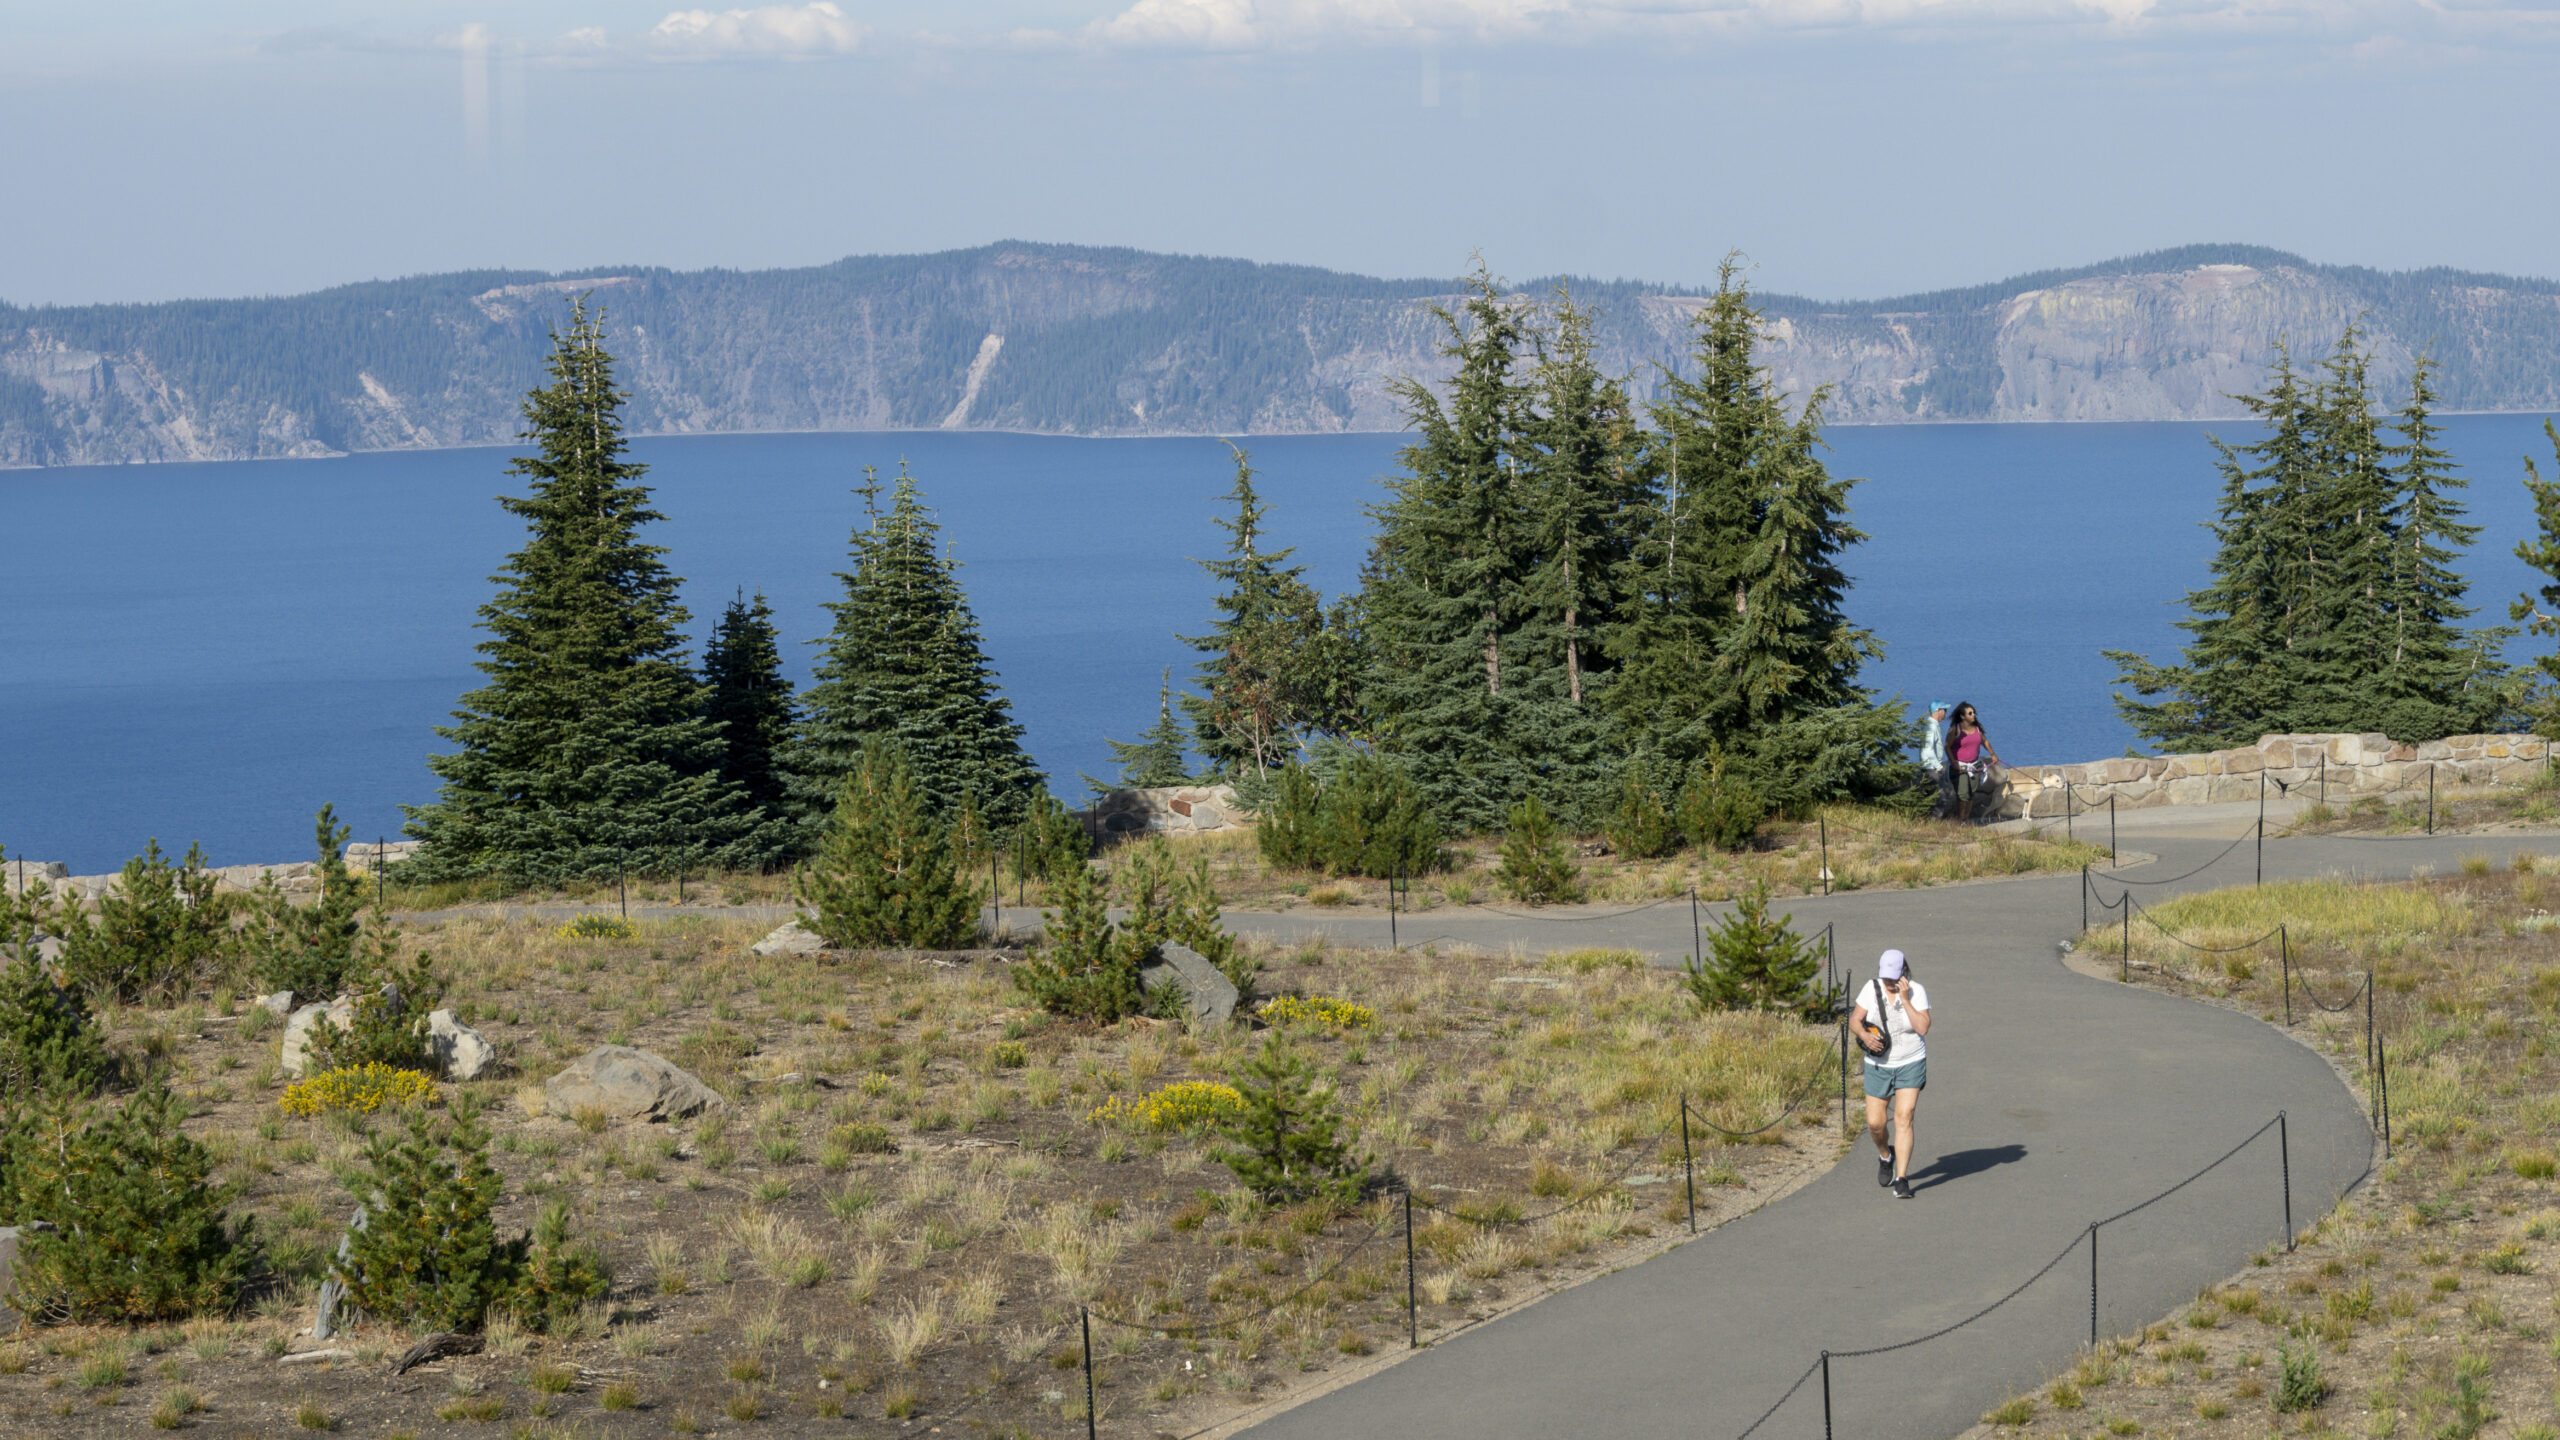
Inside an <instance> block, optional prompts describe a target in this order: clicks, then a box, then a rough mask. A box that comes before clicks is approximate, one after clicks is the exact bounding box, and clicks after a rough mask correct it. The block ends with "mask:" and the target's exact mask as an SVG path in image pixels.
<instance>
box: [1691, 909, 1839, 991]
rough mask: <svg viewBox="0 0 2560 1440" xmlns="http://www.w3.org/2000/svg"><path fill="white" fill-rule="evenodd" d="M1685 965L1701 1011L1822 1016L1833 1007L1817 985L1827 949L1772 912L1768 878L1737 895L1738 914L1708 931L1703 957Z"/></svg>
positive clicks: (1727, 917)
mask: <svg viewBox="0 0 2560 1440" xmlns="http://www.w3.org/2000/svg"><path fill="white" fill-rule="evenodd" d="M1685 968H1686V970H1687V976H1686V980H1687V984H1688V987H1689V994H1690V997H1691V998H1692V999H1694V1000H1696V1001H1697V1002H1698V1008H1699V1009H1701V1010H1708V1011H1715V1010H1776V1011H1781V1012H1791V1013H1794V1014H1798V1015H1802V1016H1803V1017H1805V1018H1806V1019H1808V1020H1819V1019H1822V1018H1823V1017H1824V1016H1825V1015H1826V1014H1827V1013H1828V1012H1829V1010H1830V1008H1831V997H1830V996H1828V995H1825V994H1822V993H1821V992H1820V990H1819V988H1818V987H1816V986H1815V984H1814V977H1816V976H1818V975H1820V974H1821V973H1822V952H1821V951H1820V950H1819V949H1817V948H1815V946H1814V944H1813V942H1812V941H1810V940H1808V939H1806V938H1805V937H1804V936H1801V935H1798V934H1797V933H1796V932H1795V928H1794V927H1793V926H1791V925H1789V924H1788V923H1787V921H1786V920H1785V918H1784V917H1778V918H1774V919H1773V918H1772V917H1771V916H1770V914H1769V885H1768V882H1767V881H1765V880H1755V881H1753V882H1752V883H1751V888H1750V889H1749V890H1746V891H1744V892H1743V893H1742V894H1741V895H1740V896H1739V897H1738V898H1736V899H1735V901H1734V903H1733V913H1732V914H1730V915H1727V916H1726V917H1724V919H1722V920H1719V921H1717V922H1716V927H1715V929H1714V930H1712V931H1710V932H1708V935H1707V953H1706V955H1705V957H1704V959H1703V960H1702V961H1701V960H1692V961H1690V962H1688V964H1687V966H1686V967H1685Z"/></svg>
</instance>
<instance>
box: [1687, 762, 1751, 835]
mask: <svg viewBox="0 0 2560 1440" xmlns="http://www.w3.org/2000/svg"><path fill="white" fill-rule="evenodd" d="M1768 814H1769V807H1768V806H1767V805H1766V804H1765V803H1763V802H1762V800H1761V799H1760V796H1759V795H1758V793H1757V792H1755V791H1753V790H1752V789H1751V787H1750V786H1748V785H1745V784H1743V783H1742V782H1741V781H1739V780H1736V779H1734V778H1732V777H1731V776H1728V775H1726V774H1725V773H1724V771H1723V767H1722V766H1721V765H1704V766H1700V767H1699V768H1698V769H1697V770H1696V771H1694V772H1693V773H1692V774H1691V775H1690V777H1689V783H1688V784H1687V785H1685V786H1683V787H1681V790H1680V829H1681V831H1682V833H1684V834H1686V835H1687V836H1688V837H1689V843H1690V844H1692V845H1695V846H1697V847H1698V848H1699V849H1701V850H1705V849H1708V848H1710V847H1712V848H1714V849H1718V850H1729V851H1743V850H1748V849H1750V848H1751V842H1752V841H1753V839H1754V838H1756V837H1757V836H1758V834H1759V833H1760V822H1761V821H1762V820H1764V819H1767V818H1768Z"/></svg>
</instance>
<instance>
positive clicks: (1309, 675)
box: [1180, 442, 1357, 798]
mask: <svg viewBox="0 0 2560 1440" xmlns="http://www.w3.org/2000/svg"><path fill="white" fill-rule="evenodd" d="M1227 448H1228V449H1229V450H1231V451H1233V452H1234V453H1235V461H1236V483H1235V488H1233V489H1231V490H1229V491H1228V492H1227V494H1226V498H1227V499H1229V500H1232V501H1234V502H1235V507H1236V510H1235V518H1234V519H1232V520H1225V519H1221V520H1220V521H1218V522H1217V523H1218V528H1219V529H1221V530H1224V531H1226V532H1227V553H1226V555H1225V557H1224V558H1222V559H1217V560H1203V561H1200V562H1199V564H1200V568H1201V569H1203V570H1206V571H1208V572H1209V576H1210V578H1211V579H1213V580H1215V581H1217V582H1218V583H1219V585H1220V586H1221V587H1222V588H1221V590H1220V592H1219V594H1218V597H1217V599H1216V601H1215V602H1213V603H1214V605H1215V607H1216V610H1217V620H1216V622H1215V623H1214V624H1212V625H1211V626H1210V629H1209V633H1208V634H1206V635H1185V636H1182V637H1180V638H1181V640H1182V642H1183V643H1184V644H1186V645H1189V646H1191V647H1192V648H1193V649H1195V650H1198V651H1200V652H1201V653H1202V655H1204V656H1205V657H1206V658H1205V659H1203V660H1202V661H1201V662H1200V664H1199V666H1198V667H1197V673H1198V677H1199V678H1198V684H1199V687H1200V694H1198V695H1185V696H1184V697H1182V708H1183V711H1184V713H1185V714H1187V715H1188V716H1190V718H1191V722H1192V733H1193V735H1194V736H1195V738H1196V741H1197V744H1198V747H1199V750H1200V753H1201V754H1202V755H1203V756H1205V757H1206V758H1207V759H1208V761H1209V770H1210V771H1211V773H1214V774H1217V775H1221V776H1224V777H1226V778H1227V779H1229V780H1235V781H1243V782H1245V783H1246V784H1247V786H1248V788H1259V787H1260V785H1262V784H1263V783H1266V782H1267V780H1268V777H1269V776H1270V775H1271V774H1272V773H1273V772H1275V771H1277V770H1278V769H1279V767H1281V766H1282V765H1284V764H1286V763H1288V760H1289V757H1291V756H1292V755H1294V754H1296V753H1297V751H1298V748H1299V746H1300V745H1301V744H1302V743H1303V742H1304V740H1305V739H1306V737H1307V736H1309V735H1310V734H1334V735H1340V734H1343V733H1346V732H1347V731H1349V730H1350V729H1351V728H1353V727H1354V726H1355V725H1356V723H1357V721H1356V718H1355V709H1356V706H1355V702H1354V696H1353V689H1354V686H1355V685H1356V682H1357V676H1356V670H1357V661H1356V650H1357V646H1356V642H1355V640H1354V639H1353V636H1352V633H1351V629H1352V627H1351V624H1350V620H1349V616H1348V612H1347V610H1345V609H1344V608H1342V607H1337V608H1336V609H1335V611H1334V612H1332V613H1330V614H1328V613H1327V612H1326V610H1325V608H1324V603H1323V601H1322V599H1321V597H1319V596H1318V595H1317V594H1316V592H1315V590H1314V589H1313V588H1312V587H1311V586H1309V585H1308V584H1307V583H1306V581H1305V579H1304V578H1303V577H1304V576H1305V574H1306V567H1305V566H1303V565H1293V564H1290V563H1289V557H1290V556H1291V555H1292V554H1294V553H1295V552H1294V551H1293V550H1290V549H1287V548H1282V549H1278V550H1270V549H1265V548H1263V535H1264V533H1265V531H1264V523H1263V522H1264V514H1265V510H1264V506H1263V504H1262V497H1261V495H1260V494H1259V493H1258V492H1257V491H1255V489H1254V488H1253V463H1252V457H1251V456H1250V455H1249V454H1248V453H1247V452H1246V451H1245V450H1244V449H1243V448H1242V447H1240V446H1237V445H1235V444H1234V443H1233V442H1229V444H1228V446H1227ZM1257 798H1259V797H1257Z"/></svg>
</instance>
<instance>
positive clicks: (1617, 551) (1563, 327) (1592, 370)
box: [1525, 286, 1645, 706]
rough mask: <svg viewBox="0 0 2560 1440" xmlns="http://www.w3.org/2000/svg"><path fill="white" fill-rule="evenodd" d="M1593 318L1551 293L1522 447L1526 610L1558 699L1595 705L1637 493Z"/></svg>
mask: <svg viewBox="0 0 2560 1440" xmlns="http://www.w3.org/2000/svg"><path fill="white" fill-rule="evenodd" d="M1591 324H1592V317H1591V313H1590V312H1589V311H1587V310H1585V309H1583V308H1582V307H1580V306H1578V305H1576V304H1574V303H1573V296H1572V294H1571V292H1570V291H1568V290H1566V289H1564V288H1563V287H1561V286H1560V287H1558V289H1557V291H1556V305H1555V310H1554V313H1553V321H1552V324H1551V326H1550V327H1549V328H1547V329H1546V330H1545V331H1544V332H1543V333H1541V334H1539V335H1538V336H1536V337H1535V343H1536V344H1537V348H1538V349H1539V351H1540V354H1539V357H1538V364H1537V367H1536V371H1535V374H1534V376H1533V379H1532V382H1531V386H1532V388H1531V400H1532V409H1531V413H1530V414H1529V416H1528V418H1527V421H1526V429H1527V434H1526V437H1525V438H1526V440H1527V442H1528V446H1529V448H1530V451H1531V454H1532V456H1533V459H1532V461H1531V474H1532V479H1533V483H1534V486H1535V488H1534V491H1533V493H1532V495H1531V497H1530V504H1531V507H1532V524H1533V525H1534V526H1535V533H1536V551H1537V555H1536V559H1535V562H1534V568H1533V569H1532V571H1531V573H1530V576H1529V582H1528V591H1529V604H1530V606H1531V607H1532V609H1533V612H1534V613H1535V615H1536V617H1537V623H1538V624H1539V625H1541V626H1543V627H1547V628H1548V629H1549V630H1550V633H1551V635H1552V640H1551V641H1550V643H1551V644H1553V645H1554V647H1555V649H1556V651H1557V653H1558V655H1559V656H1560V658H1561V660H1562V662H1563V665H1564V677H1565V697H1566V699H1567V700H1568V701H1570V702H1571V703H1572V704H1574V705H1576V706H1582V705H1585V704H1595V705H1596V700H1595V699H1594V697H1593V696H1592V695H1591V694H1590V693H1589V692H1591V691H1592V690H1594V689H1595V688H1596V687H1597V686H1599V685H1600V684H1602V683H1604V682H1603V680H1602V677H1603V676H1605V674H1606V672H1607V669H1608V664H1609V661H1608V658H1607V656H1606V655H1604V654H1603V653H1602V651H1601V648H1600V646H1599V645H1598V644H1597V643H1596V642H1597V639H1598V637H1599V636H1602V635H1605V634H1607V633H1609V631H1610V629H1611V628H1612V627H1613V626H1614V625H1615V624H1616V623H1617V622H1618V619H1619V617H1620V613H1621V611H1622V609H1623V608H1624V600H1625V596H1624V595H1623V594H1622V593H1621V590H1620V587H1621V585H1622V584H1624V583H1625V581H1626V580H1627V579H1628V578H1629V575H1630V571H1631V562H1632V561H1633V559H1634V553H1633V552H1634V547H1633V545H1632V543H1631V541H1632V538H1633V537H1632V536H1631V535H1630V534H1629V533H1628V531H1627V528H1626V526H1625V524H1624V519H1623V517H1625V516H1626V515H1627V514H1629V513H1630V512H1631V511H1633V510H1634V509H1635V508H1636V507H1638V506H1639V505H1641V503H1642V501H1643V498H1644V493H1645V485H1644V480H1643V476H1642V473H1641V471H1640V470H1639V469H1638V467H1637V464H1636V456H1635V453H1634V450H1635V445H1634V430H1635V425H1634V412H1633V407H1632V405H1631V403H1630V401H1629V400H1628V398H1627V388H1626V384H1625V382H1623V381H1621V380H1618V379H1615V378H1613V377H1611V376H1608V375H1605V374H1603V373H1601V370H1600V366H1599V364H1598V362H1597V361H1596V360H1595V359H1594V358H1593V353H1592V338H1591Z"/></svg>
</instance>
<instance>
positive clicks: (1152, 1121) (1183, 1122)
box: [1090, 1080, 1244, 1130]
mask: <svg viewBox="0 0 2560 1440" xmlns="http://www.w3.org/2000/svg"><path fill="white" fill-rule="evenodd" d="M1243 1109H1244V1096H1242V1095H1240V1094H1238V1093H1236V1087H1234V1086H1233V1085H1221V1084H1219V1083H1217V1082H1216V1081H1214V1080H1183V1081H1178V1082H1176V1083H1174V1084H1171V1085H1167V1086H1166V1087H1164V1088H1163V1089H1161V1090H1158V1091H1156V1092H1155V1093H1154V1094H1152V1095H1141V1096H1139V1097H1138V1098H1137V1099H1135V1100H1123V1099H1121V1098H1120V1097H1119V1096H1117V1095H1114V1096H1112V1097H1111V1098H1110V1099H1108V1100H1105V1101H1103V1102H1102V1108H1100V1109H1098V1110H1096V1111H1094V1112H1093V1114H1092V1116H1091V1117H1090V1118H1091V1119H1092V1120H1093V1122H1094V1123H1095V1124H1097V1125H1134V1126H1139V1127H1141V1128H1144V1129H1148V1130H1188V1129H1190V1128H1191V1127H1192V1126H1194V1125H1206V1124H1208V1123H1209V1122H1211V1121H1213V1120H1217V1119H1220V1118H1221V1117H1224V1116H1228V1115H1233V1114H1235V1113H1237V1112H1238V1111H1241V1110H1243Z"/></svg>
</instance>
